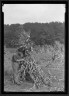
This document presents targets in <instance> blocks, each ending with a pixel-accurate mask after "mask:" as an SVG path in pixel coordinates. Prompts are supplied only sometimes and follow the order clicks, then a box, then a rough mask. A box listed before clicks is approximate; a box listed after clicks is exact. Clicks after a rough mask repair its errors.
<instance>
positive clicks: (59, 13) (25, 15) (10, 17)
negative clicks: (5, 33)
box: [2, 4, 65, 24]
mask: <svg viewBox="0 0 69 96" xmlns="http://www.w3.org/2000/svg"><path fill="white" fill-rule="evenodd" d="M2 10H3V12H4V24H15V23H20V24H24V23H26V22H41V23H46V22H52V21H58V22H64V20H65V5H64V4H4V6H3V9H2Z"/></svg>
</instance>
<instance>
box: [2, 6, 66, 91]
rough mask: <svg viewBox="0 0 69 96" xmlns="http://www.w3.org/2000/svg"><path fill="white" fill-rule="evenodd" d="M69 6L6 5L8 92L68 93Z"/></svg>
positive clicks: (5, 28) (5, 65) (6, 72)
mask: <svg viewBox="0 0 69 96" xmlns="http://www.w3.org/2000/svg"><path fill="white" fill-rule="evenodd" d="M65 11H66V9H65V4H4V5H3V6H2V12H3V13H4V92H65Z"/></svg>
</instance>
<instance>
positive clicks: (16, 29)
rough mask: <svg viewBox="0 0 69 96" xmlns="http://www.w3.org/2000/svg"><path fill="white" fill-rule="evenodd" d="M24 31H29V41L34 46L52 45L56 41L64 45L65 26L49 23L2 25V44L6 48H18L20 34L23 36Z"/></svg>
mask: <svg viewBox="0 0 69 96" xmlns="http://www.w3.org/2000/svg"><path fill="white" fill-rule="evenodd" d="M24 31H26V32H27V33H28V32H29V31H30V39H31V40H32V41H34V42H35V44H36V45H44V44H53V43H54V41H56V40H58V41H60V42H61V43H64V36H65V35H64V32H65V24H64V23H59V22H51V23H25V24H23V25H20V24H11V25H4V44H5V45H6V46H7V47H17V46H19V40H20V34H21V35H23V33H22V32H24Z"/></svg>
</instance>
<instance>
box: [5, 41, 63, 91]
mask: <svg viewBox="0 0 69 96" xmlns="http://www.w3.org/2000/svg"><path fill="white" fill-rule="evenodd" d="M57 46H58V47H56V46H55V47H54V48H55V49H53V47H52V46H45V47H42V48H41V47H37V46H36V47H35V48H33V51H32V52H31V53H30V54H31V56H32V58H33V59H34V60H35V62H36V64H37V65H38V66H40V67H39V68H41V70H42V71H40V69H39V68H38V70H39V71H40V74H41V75H42V76H44V78H45V80H46V82H47V86H44V87H43V88H41V89H39V90H36V89H35V88H34V87H33V85H34V84H33V83H29V82H24V83H22V84H21V85H20V86H19V85H17V84H13V77H12V62H11V59H12V56H13V54H14V53H15V52H16V49H15V48H5V49H4V50H5V54H4V91H11V92H25V91H31V92H36V91H37V92H39V91H45V92H49V91H64V47H63V45H60V44H59V45H58V43H57ZM60 47H62V52H61V50H60V49H61V48H60ZM44 48H45V49H44ZM57 48H58V49H59V50H58V49H57ZM54 50H57V51H54ZM53 54H55V56H57V57H55V60H52V57H53ZM47 78H48V80H47ZM30 88H31V89H30ZM25 89H26V90H25ZM29 89H30V90H29Z"/></svg>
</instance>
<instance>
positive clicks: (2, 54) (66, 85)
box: [1, 0, 68, 94]
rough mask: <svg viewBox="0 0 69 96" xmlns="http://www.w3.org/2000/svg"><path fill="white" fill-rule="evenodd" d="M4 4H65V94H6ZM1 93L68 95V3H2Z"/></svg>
mask: <svg viewBox="0 0 69 96" xmlns="http://www.w3.org/2000/svg"><path fill="white" fill-rule="evenodd" d="M4 4H65V5H66V13H65V92H60V91H57V92H5V91H4V13H3V12H2V6H3V5H4ZM1 93H2V94H32V93H33V94H67V93H68V1H66V0H65V1H1Z"/></svg>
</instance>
